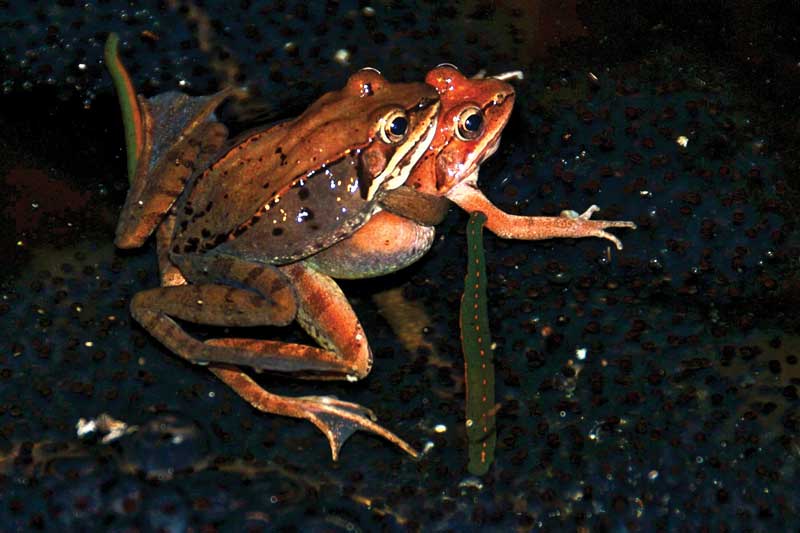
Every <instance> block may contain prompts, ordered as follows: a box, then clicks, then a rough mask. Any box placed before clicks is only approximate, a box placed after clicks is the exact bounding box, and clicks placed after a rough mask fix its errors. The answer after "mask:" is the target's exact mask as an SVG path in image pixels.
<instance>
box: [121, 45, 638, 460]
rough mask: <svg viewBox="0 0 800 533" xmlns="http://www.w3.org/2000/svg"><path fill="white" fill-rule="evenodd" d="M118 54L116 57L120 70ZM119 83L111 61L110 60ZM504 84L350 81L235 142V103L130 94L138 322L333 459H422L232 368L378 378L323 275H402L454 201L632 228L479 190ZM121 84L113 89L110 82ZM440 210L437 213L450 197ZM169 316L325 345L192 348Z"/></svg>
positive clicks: (127, 236)
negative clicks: (149, 244)
mask: <svg viewBox="0 0 800 533" xmlns="http://www.w3.org/2000/svg"><path fill="white" fill-rule="evenodd" d="M114 61H115V60H114V59H113V57H110V58H109V62H110V63H113V62H114ZM112 66H113V67H114V68H116V69H117V70H118V71H120V72H122V74H123V75H125V72H124V68H122V66H121V65H120V64H119V63H118V62H117V63H116V64H115V65H112ZM500 78H502V77H495V78H473V79H468V78H465V77H464V76H463V75H462V74H461V73H460V72H459V71H458V70H457V69H455V68H454V67H452V66H448V65H443V66H439V67H437V68H435V69H434V70H432V71H431V72H430V73H429V74H428V76H427V78H426V83H390V82H388V81H387V80H386V79H384V78H383V77H382V76H381V75H380V74H379V73H378V72H377V71H376V70H374V69H363V70H360V71H358V72H356V73H355V74H353V75H352V76H351V77H350V79H349V80H348V82H347V84H346V85H345V87H344V88H343V89H341V90H339V91H334V92H330V93H327V94H325V95H323V96H322V97H321V98H319V99H318V100H317V101H316V102H314V103H313V104H312V105H311V106H310V107H309V108H308V109H307V110H306V111H305V112H304V113H303V114H302V115H300V116H299V117H297V118H296V119H294V120H290V121H287V122H283V123H280V124H277V125H274V126H270V127H263V128H258V129H255V130H253V131H250V132H248V133H245V134H244V135H242V136H241V137H239V138H237V139H234V140H232V141H229V140H228V139H227V129H226V128H225V126H224V125H223V124H221V123H220V122H218V121H217V120H216V118H215V116H214V114H213V112H214V110H215V109H216V107H218V106H219V104H220V103H221V102H222V101H223V100H224V99H225V98H227V97H228V96H229V94H230V92H229V91H222V92H220V93H217V94H215V95H212V96H207V97H196V98H189V97H187V96H185V95H183V94H180V93H176V92H170V93H165V94H161V95H157V96H155V97H153V98H150V99H144V98H142V97H138V99H137V98H136V97H135V96H134V95H133V89H132V87H131V85H130V83H128V84H127V89H124V90H123V91H122V93H123V94H121V95H120V97H121V100H123V99H125V100H126V101H127V102H128V103H129V104H130V112H129V113H128V116H127V119H126V120H127V121H128V123H129V124H128V125H129V126H130V128H131V131H134V132H135V133H136V134H135V135H134V136H132V137H131V138H133V139H135V140H134V141H129V144H128V150H129V152H131V153H133V154H135V157H134V158H133V164H132V165H129V170H130V178H131V188H130V191H129V192H128V196H127V199H126V202H125V206H124V208H123V211H122V214H121V217H120V221H119V225H118V227H117V236H116V241H115V242H116V244H117V246H119V247H121V248H135V247H139V246H141V245H142V244H144V242H145V241H146V240H147V239H148V237H149V236H150V235H151V234H152V233H153V232H155V233H156V237H157V248H158V256H159V268H160V271H161V279H162V287H159V288H155V289H150V290H145V291H142V292H140V293H138V294H136V295H135V296H134V298H133V300H132V302H131V313H132V315H133V317H134V318H135V319H136V320H137V321H138V322H139V323H140V324H141V325H142V326H143V327H144V328H145V329H146V330H147V331H148V332H149V333H150V334H152V335H153V336H154V337H155V338H157V339H158V340H159V341H160V342H161V343H162V344H164V345H165V346H166V347H167V348H168V349H169V350H170V351H172V352H174V353H176V354H177V355H179V356H181V357H183V358H185V359H186V360H188V361H190V362H192V363H196V364H200V365H207V366H208V368H209V369H210V370H211V371H212V372H213V373H214V374H215V375H217V376H218V377H219V378H220V379H221V380H222V381H224V382H225V383H226V384H228V385H229V386H230V387H231V388H233V390H235V391H236V392H237V393H238V394H239V395H240V396H241V397H242V398H244V399H245V400H246V401H247V402H248V403H250V404H251V405H252V406H253V407H255V408H256V409H259V410H261V411H264V412H269V413H275V414H279V415H284V416H291V417H296V418H304V419H307V420H309V421H311V422H312V423H313V424H314V425H316V426H317V427H318V428H319V429H320V430H321V431H322V432H323V433H324V434H325V435H326V437H327V438H328V441H329V443H330V447H331V453H332V455H333V459H334V460H336V459H337V457H338V453H339V449H340V448H341V446H342V444H343V443H344V441H345V440H346V439H347V438H348V437H349V436H350V435H351V434H352V433H353V432H355V431H357V430H364V431H370V432H373V433H376V434H378V435H380V436H382V437H384V438H386V439H388V440H389V441H391V442H393V443H395V444H396V445H397V446H399V447H400V448H401V449H403V450H404V451H406V452H408V453H409V454H410V455H412V456H414V457H418V455H419V453H418V452H417V451H416V450H415V449H414V448H413V447H412V446H410V445H409V444H408V443H406V442H405V441H404V440H402V439H401V438H399V437H398V436H396V435H395V434H394V433H392V432H390V431H388V430H386V429H385V428H383V427H382V426H380V425H378V424H377V423H375V421H374V415H373V414H372V412H371V411H370V410H368V409H366V408H364V407H361V406H360V405H357V404H353V403H349V402H345V401H341V400H338V399H335V398H332V397H326V396H306V397H283V396H278V395H275V394H272V393H270V392H268V391H266V390H264V389H263V388H262V387H261V386H260V385H258V384H257V383H256V382H255V381H254V380H253V379H252V378H251V377H250V376H249V375H248V374H247V373H245V372H244V371H243V370H242V367H249V368H252V369H255V370H257V371H272V372H284V373H291V374H293V375H295V376H298V377H304V378H316V379H347V380H351V381H354V380H358V379H361V378H363V377H365V376H366V375H367V374H368V373H369V371H370V368H371V365H372V355H371V352H370V347H369V344H368V342H367V337H366V334H365V332H364V330H363V328H362V326H361V324H360V323H359V321H358V318H357V317H356V315H355V313H354V311H353V309H352V308H351V306H350V305H349V303H348V301H347V298H346V297H345V295H344V294H343V292H342V291H341V289H340V288H339V287H338V286H337V284H336V282H335V281H334V278H351V279H355V278H366V277H371V276H378V275H382V274H386V273H389V272H393V271H396V270H399V269H401V268H404V267H406V266H408V265H410V264H412V263H413V262H414V261H416V260H418V259H419V258H420V257H421V256H422V255H423V254H424V253H425V252H427V251H428V250H429V248H430V247H431V245H432V243H433V237H434V228H433V226H434V225H435V224H436V223H438V222H439V221H441V219H442V218H443V217H444V215H445V214H446V210H447V205H448V204H449V202H448V200H452V201H453V202H455V203H456V204H458V205H459V206H461V207H462V208H464V209H466V210H468V211H474V210H481V211H483V212H484V213H485V214H486V215H487V217H488V223H487V227H488V228H489V229H490V230H491V231H493V232H494V233H496V234H497V235H499V236H501V237H505V238H518V239H544V238H550V237H586V236H596V237H604V238H607V239H610V240H612V241H613V242H614V243H615V244H616V245H617V246H618V247H621V245H620V244H619V241H618V240H617V239H616V237H614V236H613V235H610V234H608V233H606V232H605V231H604V229H606V228H609V227H634V225H633V224H632V223H630V222H609V221H599V220H598V221H594V220H590V219H589V216H590V215H591V213H592V212H593V211H594V210H595V209H596V208H595V207H592V208H590V209H589V210H588V211H587V212H586V213H584V214H583V215H581V216H580V217H577V218H569V217H515V216H510V215H508V214H506V213H503V212H502V211H501V210H499V209H498V208H496V207H495V206H493V205H492V204H491V203H490V202H489V200H488V199H486V198H485V197H484V196H483V194H481V192H480V191H479V190H478V188H477V173H478V169H479V166H480V164H481V163H482V162H483V161H484V160H485V159H486V158H487V157H489V156H490V155H491V154H492V153H494V151H495V150H496V148H497V145H498V143H499V140H500V134H501V132H502V129H503V127H504V126H505V124H506V122H507V121H508V117H509V115H510V113H511V108H512V106H513V102H514V91H513V88H512V87H511V86H510V85H509V84H508V83H506V82H505V81H504V80H503V79H500ZM118 87H119V85H118ZM445 198H446V199H448V200H445ZM176 319H178V320H184V321H189V322H192V323H198V324H208V325H215V326H230V327H234V326H261V325H286V324H289V323H291V322H292V321H297V322H298V323H299V324H300V325H301V326H302V327H303V328H304V329H305V330H306V331H307V332H308V333H309V334H310V335H311V336H312V337H313V338H314V339H315V340H316V341H317V342H318V343H319V346H320V347H315V346H307V345H301V344H293V343H286V342H279V341H272V340H259V339H251V338H219V339H212V340H207V341H205V342H202V341H200V340H198V339H196V338H194V337H192V336H191V335H190V334H188V333H187V332H186V331H185V330H184V329H183V328H182V327H181V326H180V324H179V323H178V322H176Z"/></svg>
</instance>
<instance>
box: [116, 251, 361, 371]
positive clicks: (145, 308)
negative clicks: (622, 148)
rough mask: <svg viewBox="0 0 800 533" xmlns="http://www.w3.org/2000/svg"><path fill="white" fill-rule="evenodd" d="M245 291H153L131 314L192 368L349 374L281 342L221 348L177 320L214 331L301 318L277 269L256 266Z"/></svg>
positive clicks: (330, 358)
mask: <svg viewBox="0 0 800 533" xmlns="http://www.w3.org/2000/svg"><path fill="white" fill-rule="evenodd" d="M253 270H254V273H253V275H252V279H251V283H252V284H253V285H254V286H256V287H260V288H261V290H257V289H253V288H250V289H245V288H237V287H231V286H228V285H221V284H198V285H180V286H173V287H160V288H155V289H149V290H145V291H142V292H139V293H137V294H136V295H134V297H133V300H132V301H131V314H132V315H133V317H134V319H136V321H137V322H139V323H140V324H141V325H142V327H144V328H145V329H146V330H147V331H148V332H149V333H150V334H151V335H153V336H154V337H155V338H156V339H158V340H159V341H160V342H161V343H162V344H163V345H164V346H166V347H167V348H169V349H170V350H171V351H172V352H174V353H176V354H177V355H179V356H181V357H183V358H185V359H187V360H188V361H190V362H193V363H198V364H204V363H228V364H236V365H243V366H248V367H251V368H254V369H256V370H274V371H282V372H302V371H307V372H319V373H341V372H344V371H345V370H346V368H345V365H344V364H342V362H341V361H339V360H338V357H337V356H336V355H335V354H333V353H332V352H329V351H327V350H322V349H320V348H314V347H312V346H304V345H300V344H289V343H282V342H275V341H256V342H259V344H258V347H257V349H255V348H254V347H253V346H252V345H251V346H245V345H239V346H236V345H230V346H217V345H214V344H210V343H204V342H201V341H200V340H198V339H196V338H194V337H193V336H191V335H190V334H189V333H187V332H186V331H185V330H184V329H183V327H181V325H180V324H179V323H178V322H176V321H175V319H179V320H185V321H188V322H193V323H197V324H206V325H213V326H233V327H239V326H245V327H246V326H263V325H277V326H282V325H286V324H288V323H290V322H291V321H292V320H293V319H294V317H295V315H296V312H297V307H296V302H295V296H294V293H293V291H292V288H291V287H290V286H289V285H288V282H287V280H286V278H285V277H284V276H283V275H282V274H281V273H280V272H278V270H277V269H275V268H274V267H261V266H254V267H253Z"/></svg>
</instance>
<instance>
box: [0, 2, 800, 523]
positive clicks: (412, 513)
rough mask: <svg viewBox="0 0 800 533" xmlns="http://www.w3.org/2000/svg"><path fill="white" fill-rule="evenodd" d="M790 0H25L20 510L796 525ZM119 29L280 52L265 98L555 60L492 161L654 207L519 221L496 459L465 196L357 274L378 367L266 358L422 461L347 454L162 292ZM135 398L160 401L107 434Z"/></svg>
mask: <svg viewBox="0 0 800 533" xmlns="http://www.w3.org/2000/svg"><path fill="white" fill-rule="evenodd" d="M219 4H222V3H219ZM778 4H782V3H773V2H745V1H739V0H736V1H731V2H707V3H696V2H648V3H646V5H640V3H638V2H625V3H621V4H620V3H619V2H580V1H578V2H575V1H568V0H564V1H555V0H553V1H548V2H505V3H502V4H500V3H491V2H465V3H463V4H453V5H452V6H447V7H443V6H442V5H440V4H436V5H435V6H434V5H433V4H425V3H422V4H413V5H412V4H407V3H401V2H386V3H376V4H371V5H367V4H365V3H348V2H341V3H338V2H328V3H326V4H319V5H315V6H313V7H311V6H306V5H305V4H304V3H299V2H298V3H293V2H277V3H265V2H237V3H235V5H233V6H231V7H225V6H222V5H216V3H212V2H206V3H204V5H203V6H199V5H193V4H185V3H180V2H164V3H147V4H140V7H138V8H136V9H131V8H130V7H129V6H128V3H127V2H114V1H107V2H86V3H76V2H68V1H65V2H57V3H54V4H53V3H49V2H13V1H11V2H2V1H0V29H2V31H0V49H2V54H0V68H2V72H3V75H2V84H3V86H2V89H3V95H2V97H0V117H2V119H1V123H2V126H3V128H2V133H0V153H2V157H0V176H2V181H1V182H0V190H2V193H3V194H2V198H3V206H2V210H1V211H0V212H1V213H2V228H3V230H4V235H5V238H3V239H0V247H2V248H0V250H1V251H2V253H3V255H4V257H5V260H4V261H3V262H2V276H3V277H2V279H3V287H2V294H0V298H1V299H0V317H1V318H0V320H2V328H1V329H0V331H1V332H2V333H0V347H1V349H0V530H3V531H15V530H20V531H23V530H30V529H45V530H56V529H60V530H67V531H72V530H76V531H78V530H95V529H97V530H112V531H133V530H143V531H150V530H164V531H183V530H186V529H187V528H189V527H191V528H193V529H194V530H200V529H203V530H209V531H213V530H223V531H241V530H287V531H290V530H295V529H296V530H302V531H338V530H350V531H353V530H361V531H372V530H390V531H395V530H396V531H404V530H412V531H413V530H424V531H430V530H455V531H471V530H476V531H477V530H501V531H509V530H522V531H527V530H531V529H535V530H550V531H563V530H575V529H581V530H586V531H588V530H600V531H602V530H612V531H628V530H631V531H635V530H644V531H651V530H656V529H661V530H703V529H704V528H706V529H713V530H734V531H740V530H753V531H779V530H787V529H793V528H796V527H797V525H798V520H797V516H798V512H799V511H800V509H798V507H800V490H799V489H798V488H797V485H796V483H795V479H796V477H797V468H798V455H799V454H800V441H799V440H798V437H799V436H800V435H799V434H798V432H799V431H800V400H798V387H800V366H798V357H799V356H800V337H798V323H797V319H796V318H795V317H796V312H795V302H796V301H797V300H798V295H800V283H798V281H799V280H798V256H799V254H798V250H800V247H799V246H798V245H799V244H800V241H798V236H797V233H796V223H797V215H796V209H797V205H798V203H797V191H798V183H797V180H796V176H797V175H798V166H799V165H798V151H797V148H796V147H797V146H798V145H800V129H798V123H797V118H796V117H797V116H798V101H797V99H796V94H798V89H800V87H798V85H800V83H798V81H797V80H798V79H800V77H798V74H800V68H798V64H797V57H799V56H798V51H800V50H799V48H800V47H798V44H797V40H796V28H795V27H794V25H793V23H792V21H793V20H797V18H798V15H800V13H799V12H798V9H797V6H792V5H788V6H783V5H780V6H779V5H778ZM698 6H702V7H698ZM108 31H115V32H117V33H119V35H120V37H121V39H122V46H121V50H122V56H123V61H124V62H125V63H126V65H127V66H128V67H129V68H130V70H131V72H132V75H133V79H134V83H135V84H136V86H137V87H138V88H139V90H140V91H141V92H142V93H143V94H145V95H147V96H152V95H154V94H156V93H158V92H161V91H166V90H171V89H176V88H179V89H182V90H184V91H187V92H189V93H192V94H203V93H208V92H210V91H212V90H215V89H216V88H218V87H220V86H224V85H226V84H230V83H236V84H239V85H246V86H247V87H248V88H249V89H250V91H251V92H252V93H253V94H254V95H255V96H256V97H257V100H256V104H254V105H253V106H252V107H251V108H248V109H247V110H245V111H242V110H239V111H238V113H239V114H240V115H242V114H244V115H247V116H250V117H251V119H252V117H257V118H258V119H259V120H264V121H267V120H278V119H282V118H288V117H291V116H293V115H295V114H297V113H299V112H300V111H302V110H303V109H304V108H305V107H306V106H307V105H308V104H309V103H310V102H311V101H313V99H314V98H315V97H317V96H319V95H320V94H321V93H322V92H324V91H326V90H331V89H335V88H338V87H340V86H341V85H342V84H343V83H344V81H345V80H346V78H347V76H348V75H349V74H350V73H352V72H353V71H354V70H355V69H357V68H359V67H362V66H367V65H369V66H374V67H377V68H379V69H380V70H381V71H382V73H383V74H384V75H385V76H386V77H387V78H389V79H391V80H421V79H422V78H423V77H424V73H425V72H426V71H427V70H428V69H430V68H432V67H434V66H435V65H437V64H438V63H441V62H445V61H446V62H449V63H453V64H456V65H458V66H459V67H460V68H461V69H462V70H463V71H464V72H466V73H468V74H472V73H474V72H476V71H477V70H479V69H481V68H486V69H487V70H488V71H489V73H493V72H503V71H507V70H511V69H521V70H523V71H524V73H525V79H524V80H523V81H521V82H516V83H515V86H516V89H517V103H516V106H515V110H514V113H513V117H512V119H511V122H510V123H509V125H508V126H507V127H506V130H505V133H504V136H503V141H502V144H501V146H500V149H499V150H498V152H497V153H496V154H495V155H494V156H493V158H492V159H491V160H490V161H489V162H487V163H486V164H485V165H483V167H482V169H481V176H480V185H481V188H482V189H483V190H484V191H485V192H486V194H487V196H489V197H490V198H491V199H492V200H493V201H494V202H495V203H496V204H497V205H499V206H500V207H502V208H504V209H505V210H507V211H509V212H513V213H515V214H525V215H539V214H547V215H556V214H558V213H559V212H560V211H561V210H562V209H573V210H575V211H578V212H581V211H583V210H584V209H586V208H587V207H588V206H589V205H591V204H598V205H600V206H601V207H602V208H603V211H602V212H601V213H600V215H602V216H603V218H608V219H620V220H634V221H636V223H637V224H638V225H639V228H638V229H637V230H635V231H616V234H617V235H618V236H619V237H620V238H621V239H622V241H623V242H624V244H625V249H624V250H623V251H621V252H618V251H616V250H611V251H610V255H609V253H608V250H607V243H606V242H603V241H599V240H595V239H583V240H580V241H567V240H552V241H544V242H536V243H530V242H511V241H503V240H500V239H497V238H495V237H494V236H491V235H487V237H486V249H487V261H488V275H489V299H490V306H489V310H490V325H491V329H492V335H493V339H494V340H495V342H496V343H497V346H496V349H495V360H496V370H497V371H496V376H497V389H496V396H497V399H498V401H499V402H500V403H501V408H500V411H499V412H498V420H497V429H498V448H497V452H496V461H495V464H494V465H493V466H492V468H491V470H490V471H489V472H488V474H486V475H485V476H481V477H480V478H476V477H472V476H470V475H469V474H468V473H467V472H466V469H465V465H466V461H467V449H466V442H465V431H464V429H463V424H464V383H463V359H462V355H461V353H460V350H461V348H460V343H459V334H458V331H459V330H458V305H459V299H460V296H461V292H462V290H463V276H464V273H465V270H466V267H465V264H464V257H465V253H464V250H465V236H464V228H465V226H466V220H467V216H466V214H464V213H463V212H461V211H460V210H458V209H457V208H455V207H453V208H452V209H451V212H450V214H449V217H448V218H447V220H446V221H445V222H444V223H443V224H442V225H440V226H439V227H438V228H437V235H438V238H437V241H436V243H435V245H434V247H433V249H432V250H431V252H430V253H429V254H428V255H427V256H426V257H425V258H423V259H422V260H421V261H420V262H418V263H417V264H415V265H413V266H412V267H410V268H409V269H406V270H405V271H402V272H400V273H398V274H395V275H392V276H387V277H385V278H379V279H375V280H370V281H366V282H347V283H343V284H342V286H343V288H344V290H345V292H346V294H347V295H348V296H349V297H350V300H351V303H352V304H353V307H354V309H355V310H356V313H357V314H358V316H359V317H360V319H361V320H362V323H363V325H364V328H365V330H366V333H367V336H368V338H369V340H370V343H371V345H372V349H373V352H374V354H375V366H374V369H373V371H372V373H371V374H370V376H369V377H367V378H366V379H365V380H363V381H360V382H358V383H347V382H343V383H338V382H322V383H316V382H312V381H300V382H298V381H294V380H290V379H282V378H280V377H277V376H268V375H263V376H259V377H258V378H257V379H258V381H259V383H261V384H262V385H263V386H264V387H265V388H267V389H269V390H273V391H276V392H280V393H285V394H288V395H295V396H296V395H308V394H326V395H336V396H338V397H339V398H342V399H346V400H348V401H353V402H357V403H360V404H362V405H366V406H368V407H370V408H372V409H373V410H374V411H375V412H376V414H377V415H378V417H379V420H380V422H381V423H382V424H384V425H385V426H386V427H388V428H390V429H392V430H393V431H396V432H397V433H398V434H399V435H400V436H402V437H404V438H407V439H408V440H409V441H410V442H411V443H412V445H414V446H415V447H417V448H418V449H421V448H427V449H428V451H427V453H426V454H425V455H424V457H423V458H422V459H421V460H420V461H417V462H415V461H413V460H411V459H410V458H408V457H407V456H405V455H403V454H402V452H400V451H399V450H398V449H396V448H394V447H393V446H392V445H390V444H388V443H387V442H385V441H383V440H381V439H378V438H376V437H374V436H371V435H366V434H363V433H357V434H356V435H355V436H353V437H352V438H351V439H350V440H349V441H348V442H347V443H346V444H345V446H344V447H343V449H342V453H341V457H340V460H339V461H338V462H336V463H334V462H332V461H331V460H330V453H329V449H328V446H327V444H326V441H325V438H324V437H323V435H322V434H321V433H320V432H319V431H317V430H316V429H315V428H314V427H313V426H312V425H311V424H309V423H306V422H302V421H296V420H291V419H288V418H280V417H274V416H269V415H262V414H259V413H258V412H256V411H255V410H254V409H252V408H251V407H249V406H248V405H247V404H246V403H245V402H243V401H242V400H241V399H239V397H238V396H236V395H235V394H234V393H232V392H231V391H230V390H228V389H227V388H226V387H225V386H224V385H222V384H221V383H220V382H219V381H217V380H216V379H215V378H214V377H213V376H212V375H211V374H210V373H209V372H207V371H206V370H205V369H203V368H199V367H193V366H191V365H189V364H186V363H184V362H183V361H181V360H179V359H178V358H177V357H175V356H173V355H171V354H170V353H169V352H168V351H167V350H166V349H164V348H162V347H161V346H160V345H158V344H157V343H156V342H155V341H154V340H153V339H152V338H151V337H149V336H148V334H147V333H146V332H145V331H144V330H143V329H142V328H140V327H139V326H138V325H136V324H135V323H132V319H131V318H130V315H129V312H128V305H129V301H130V298H131V297H132V295H133V294H135V293H136V292H138V291H140V290H142V289H146V288H150V287H155V286H157V284H158V279H157V272H156V264H155V252H154V247H153V246H152V243H148V245H146V246H145V247H143V248H142V249H141V250H137V251H132V252H121V251H118V250H115V249H114V247H113V244H112V239H113V231H114V226H115V224H116V217H117V215H118V212H119V209H120V207H121V205H122V203H123V201H124V196H125V192H126V190H127V180H126V178H125V161H124V141H123V138H122V126H121V122H120V119H119V114H118V110H117V104H116V100H115V97H114V95H113V93H112V90H111V86H110V80H109V78H108V76H107V75H106V74H105V71H104V66H103V64H102V45H103V43H104V41H105V37H106V34H107V32H108ZM339 50H347V51H348V52H349V59H348V61H347V62H346V64H343V63H342V62H338V61H337V60H335V59H334V57H335V54H336V52H337V51H339ZM679 138H685V142H683V144H685V146H683V145H682V144H679V143H678V142H677V141H678V139H679ZM393 314H399V315H400V316H401V317H402V316H405V317H406V320H404V321H403V320H401V321H400V323H396V322H393V321H392V320H391V319H390V318H388V317H391V316H392V315H393ZM192 331H193V332H195V333H196V334H197V335H200V336H204V335H207V334H209V333H211V334H215V335H216V334H220V335H222V334H224V333H225V332H222V331H216V330H214V331H211V332H209V331H208V330H204V329H203V328H198V329H196V330H194V329H193V330H192ZM543 331H547V332H548V334H547V335H543V334H542V332H543ZM252 333H253V334H254V335H263V336H267V337H272V338H274V337H278V338H282V339H294V340H297V339H300V340H304V339H303V337H302V334H301V333H300V332H299V331H298V330H296V329H293V328H287V330H286V331H283V330H278V329H275V330H271V329H268V330H265V331H255V332H252ZM102 413H106V414H108V415H110V416H111V417H113V418H114V419H116V420H118V421H121V422H124V423H125V424H127V425H128V426H129V428H130V429H131V431H130V432H129V433H127V434H124V435H122V436H120V437H119V438H117V439H116V440H113V441H111V442H108V443H104V442H103V441H102V440H101V437H102V434H100V435H97V434H96V433H95V434H89V435H85V436H83V437H81V436H79V435H78V434H77V431H76V424H77V423H78V420H79V419H80V418H84V419H87V420H89V419H95V418H97V417H99V416H100V415H101V414H102ZM438 425H442V426H444V427H445V428H446V431H444V432H441V433H440V432H437V431H436V427H437V426H438Z"/></svg>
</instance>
